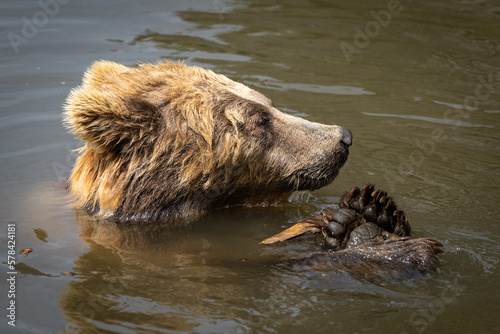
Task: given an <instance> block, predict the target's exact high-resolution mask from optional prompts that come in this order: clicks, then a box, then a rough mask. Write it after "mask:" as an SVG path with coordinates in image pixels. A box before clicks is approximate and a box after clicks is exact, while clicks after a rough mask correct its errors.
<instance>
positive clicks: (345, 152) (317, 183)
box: [292, 145, 349, 190]
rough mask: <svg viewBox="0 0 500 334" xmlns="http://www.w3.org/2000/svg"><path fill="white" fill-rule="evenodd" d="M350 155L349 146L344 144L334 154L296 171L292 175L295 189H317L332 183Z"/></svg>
mask: <svg viewBox="0 0 500 334" xmlns="http://www.w3.org/2000/svg"><path fill="white" fill-rule="evenodd" d="M348 156H349V149H348V146H347V145H342V147H341V148H340V149H338V150H336V151H334V152H333V154H330V155H328V156H325V157H323V158H321V159H319V161H318V160H317V161H316V162H314V161H313V162H311V164H309V165H308V166H306V167H305V168H301V169H299V170H297V171H295V172H294V173H293V175H292V180H293V181H292V182H293V184H294V188H295V189H294V190H316V189H319V188H322V187H324V186H326V185H328V184H330V183H331V182H333V180H334V179H335V178H336V177H337V176H338V174H339V171H340V168H342V166H344V164H345V162H346V161H347V158H348Z"/></svg>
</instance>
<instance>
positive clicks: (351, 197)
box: [339, 184, 411, 236]
mask: <svg viewBox="0 0 500 334" xmlns="http://www.w3.org/2000/svg"><path fill="white" fill-rule="evenodd" d="M339 207H340V208H341V209H343V208H346V209H352V210H355V211H356V212H358V213H360V214H361V215H363V217H364V218H365V219H366V221H367V222H371V223H374V224H376V225H378V226H379V227H380V228H382V229H384V230H386V231H387V232H389V233H394V234H396V235H399V236H408V235H410V232H411V226H410V221H409V219H408V215H407V214H406V213H405V212H403V211H401V210H398V207H397V205H396V203H395V202H394V200H393V199H392V197H390V196H388V195H387V193H386V192H385V191H383V190H375V186H374V185H372V184H366V185H364V186H363V188H361V189H359V188H358V187H355V188H353V189H351V190H350V191H348V192H347V193H346V194H345V195H344V196H342V198H341V199H340V203H339Z"/></svg>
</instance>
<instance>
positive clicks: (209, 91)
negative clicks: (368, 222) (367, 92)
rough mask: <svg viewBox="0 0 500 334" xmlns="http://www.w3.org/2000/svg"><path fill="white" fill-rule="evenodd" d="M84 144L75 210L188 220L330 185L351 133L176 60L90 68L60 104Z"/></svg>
mask: <svg viewBox="0 0 500 334" xmlns="http://www.w3.org/2000/svg"><path fill="white" fill-rule="evenodd" d="M64 121H65V123H66V125H67V127H68V128H69V129H70V130H71V131H73V132H74V133H75V134H76V136H77V137H78V138H79V139H81V140H83V141H84V143H85V146H84V147H82V148H81V149H80V151H81V152H80V153H81V154H80V156H79V158H78V159H77V161H76V165H75V167H74V169H73V171H72V173H71V176H70V179H69V181H70V189H71V192H72V193H73V194H74V196H75V198H76V201H77V203H78V204H79V205H81V206H82V207H84V208H86V209H87V210H89V211H91V212H95V213H100V214H102V215H113V216H115V217H118V218H120V219H125V220H126V219H147V220H151V219H163V218H165V219H172V220H174V219H175V220H186V219H187V218H189V217H197V216H198V215H200V214H203V213H205V212H207V211H210V210H212V209H215V208H221V207H228V206H233V205H241V204H252V203H264V202H265V201H272V200H275V199H276V198H278V197H280V196H281V197H282V196H283V195H286V194H289V193H291V192H293V191H296V190H314V189H318V188H320V187H323V186H325V185H327V184H328V183H330V182H332V181H333V179H334V178H335V177H336V176H337V174H338V172H339V169H340V168H341V167H342V165H343V164H344V163H345V161H346V159H347V156H348V153H349V151H348V147H349V146H350V145H351V143H352V135H351V132H350V131H349V130H348V129H347V128H344V127H341V126H329V125H323V124H319V123H313V122H310V121H307V120H304V119H302V118H298V117H295V116H292V115H288V114H285V113H283V112H281V111H279V110H278V109H276V108H275V106H274V104H273V102H272V101H271V100H270V99H268V98H267V97H265V96H264V95H262V94H260V93H258V92H256V91H254V90H252V89H250V88H248V87H247V86H245V85H243V84H241V83H237V82H234V81H232V80H230V79H228V78H227V77H225V76H223V75H220V74H216V73H214V72H212V71H210V70H207V69H202V68H199V67H192V66H187V65H184V64H181V63H173V62H159V63H157V64H141V65H139V66H138V67H136V68H131V67H126V66H123V65H120V64H116V63H113V62H108V61H100V62H96V63H95V64H94V65H93V66H92V67H91V68H90V69H89V70H88V71H87V72H86V73H85V75H84V79H83V83H82V85H81V86H80V87H78V88H76V89H74V90H73V91H72V92H71V94H70V96H69V97H68V99H67V103H66V105H65V113H64Z"/></svg>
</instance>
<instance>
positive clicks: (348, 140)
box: [340, 127, 352, 147]
mask: <svg viewBox="0 0 500 334" xmlns="http://www.w3.org/2000/svg"><path fill="white" fill-rule="evenodd" d="M340 131H341V132H340V133H341V138H340V141H341V142H342V143H344V144H345V145H346V146H347V147H349V146H351V145H352V133H351V130H349V129H348V128H344V127H342V128H341V130H340Z"/></svg>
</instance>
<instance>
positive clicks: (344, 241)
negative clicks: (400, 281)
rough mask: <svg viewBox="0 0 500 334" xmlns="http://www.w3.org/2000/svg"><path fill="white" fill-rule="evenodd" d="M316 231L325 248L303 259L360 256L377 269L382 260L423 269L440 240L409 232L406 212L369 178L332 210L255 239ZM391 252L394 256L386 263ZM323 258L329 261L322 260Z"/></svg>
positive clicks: (344, 260)
mask: <svg viewBox="0 0 500 334" xmlns="http://www.w3.org/2000/svg"><path fill="white" fill-rule="evenodd" d="M318 232H321V234H322V235H323V245H324V248H326V249H327V250H328V251H327V252H326V253H318V254H314V255H312V256H310V257H308V258H306V259H304V261H306V262H307V263H309V264H310V263H314V259H316V260H317V263H319V264H321V265H319V267H321V268H323V267H324V268H330V269H332V268H337V269H346V270H350V269H352V268H354V267H356V263H355V262H358V261H364V260H362V259H366V261H367V263H365V264H360V263H358V265H359V266H361V267H365V268H372V269H377V268H376V267H377V265H378V264H380V265H381V266H382V264H383V266H384V267H386V268H390V269H391V270H396V271H397V270H398V269H400V270H401V271H407V270H410V269H416V270H419V271H422V270H429V269H432V268H433V267H435V266H436V265H437V263H438V262H439V261H438V259H437V258H436V255H437V254H439V253H442V250H441V249H440V247H442V246H443V245H442V244H441V243H440V242H438V241H436V240H434V239H429V238H415V237H411V236H410V232H411V225H410V221H409V218H408V215H407V214H406V213H405V212H404V211H402V210H399V209H398V207H397V205H396V203H395V202H394V200H393V198H392V197H390V196H388V195H387V192H385V191H383V190H375V186H374V185H372V184H365V185H364V186H363V187H362V188H361V189H360V188H358V187H355V188H353V189H351V190H350V191H348V192H347V193H345V194H344V196H342V197H341V199H340V201H339V209H338V210H335V209H327V210H323V211H322V212H321V214H320V215H318V216H315V217H312V218H309V219H307V220H304V221H301V222H299V223H297V224H295V225H293V226H292V227H291V228H288V229H286V230H284V231H282V232H281V233H279V234H277V235H275V236H273V237H271V238H268V239H266V240H264V241H262V242H261V243H262V244H272V243H275V242H277V241H285V240H288V239H291V238H295V237H298V236H300V235H303V234H308V233H309V234H310V233H318ZM324 254H327V255H324ZM391 258H394V259H396V260H395V261H394V262H393V263H391V261H390V259H391ZM325 261H327V262H332V263H335V265H332V264H330V265H326V266H325ZM407 263H413V264H414V265H407ZM349 268H350V269H349Z"/></svg>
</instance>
